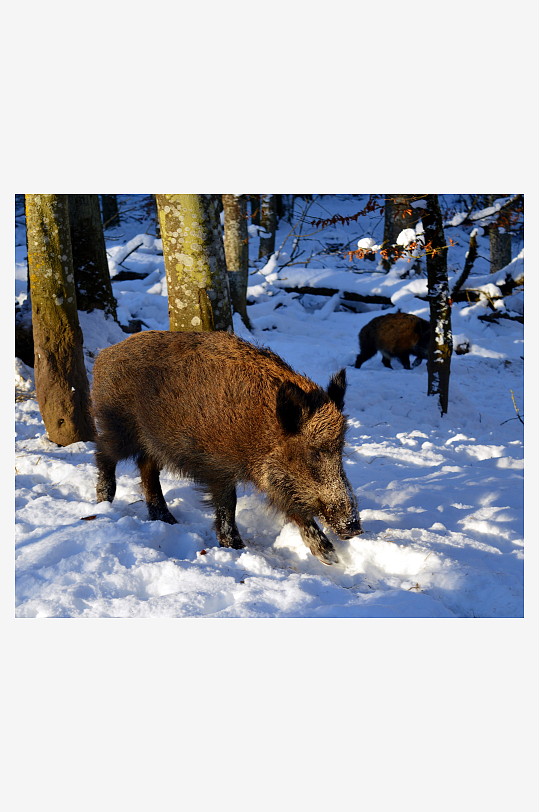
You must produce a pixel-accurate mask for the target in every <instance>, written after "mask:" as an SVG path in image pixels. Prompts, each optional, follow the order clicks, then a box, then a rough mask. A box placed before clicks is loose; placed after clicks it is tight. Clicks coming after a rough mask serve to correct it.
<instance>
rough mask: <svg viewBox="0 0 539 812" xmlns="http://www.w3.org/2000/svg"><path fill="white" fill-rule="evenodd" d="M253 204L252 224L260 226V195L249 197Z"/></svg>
mask: <svg viewBox="0 0 539 812" xmlns="http://www.w3.org/2000/svg"><path fill="white" fill-rule="evenodd" d="M249 201H250V203H251V223H252V224H253V225H254V226H259V225H260V195H249Z"/></svg>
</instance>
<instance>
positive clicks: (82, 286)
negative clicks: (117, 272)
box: [68, 195, 116, 320]
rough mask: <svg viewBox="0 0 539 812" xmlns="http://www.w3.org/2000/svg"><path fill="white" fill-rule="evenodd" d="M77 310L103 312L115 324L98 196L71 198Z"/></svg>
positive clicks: (112, 296)
mask: <svg viewBox="0 0 539 812" xmlns="http://www.w3.org/2000/svg"><path fill="white" fill-rule="evenodd" d="M68 202H69V225H70V228H71V250H72V254H73V267H74V269H75V287H76V290H77V308H78V309H79V310H85V311H87V312H91V311H92V310H94V308H95V309H97V310H104V312H105V314H106V315H111V316H112V317H113V318H114V319H115V320H116V299H115V298H114V293H113V292H112V284H111V281H110V273H109V265H108V262H107V251H106V248H105V237H104V234H103V224H102V222H101V212H100V210H99V197H98V195H68Z"/></svg>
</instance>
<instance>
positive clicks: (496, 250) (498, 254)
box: [489, 195, 511, 273]
mask: <svg viewBox="0 0 539 812" xmlns="http://www.w3.org/2000/svg"><path fill="white" fill-rule="evenodd" d="M499 197H503V195H489V205H490V206H493V205H494V201H495V200H497V198H499ZM489 237H490V272H491V273H496V271H499V270H500V269H501V268H505V266H506V265H509V263H510V262H511V234H510V233H508V232H505V233H501V232H500V231H499V229H498V224H497V223H491V225H490V226H489Z"/></svg>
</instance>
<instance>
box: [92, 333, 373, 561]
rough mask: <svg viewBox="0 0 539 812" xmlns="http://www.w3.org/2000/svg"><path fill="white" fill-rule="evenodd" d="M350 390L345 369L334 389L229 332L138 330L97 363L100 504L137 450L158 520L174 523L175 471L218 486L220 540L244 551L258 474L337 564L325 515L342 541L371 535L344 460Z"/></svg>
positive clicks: (213, 492)
mask: <svg viewBox="0 0 539 812" xmlns="http://www.w3.org/2000/svg"><path fill="white" fill-rule="evenodd" d="M345 389H346V377H345V370H344V369H343V370H341V371H340V372H339V373H337V374H336V375H334V376H333V377H332V378H331V380H330V382H329V385H328V387H327V389H326V390H324V389H322V388H321V387H319V386H317V385H316V384H315V383H313V381H311V380H309V379H308V378H306V377H305V376H303V375H300V374H298V373H297V372H294V370H293V369H291V367H289V366H288V364H286V363H285V361H283V360H282V359H281V358H279V356H277V355H275V354H274V353H273V352H271V351H270V350H268V349H264V348H257V347H255V346H253V345H252V344H249V343H248V342H246V341H243V340H242V339H240V338H238V337H237V336H234V335H231V334H229V333H227V332H212V333H204V332H202V333H183V332H168V331H145V332H142V333H137V334H135V335H133V336H131V337H130V338H128V339H126V340H125V341H122V342H121V343H120V344H115V345H114V346H112V347H109V348H108V349H105V350H103V351H102V352H101V353H100V354H99V356H98V358H97V360H96V363H95V366H94V380H93V387H92V405H93V414H94V418H95V421H96V425H97V430H98V438H97V442H96V462H97V466H98V469H99V479H98V483H97V498H98V501H103V500H107V501H112V500H113V498H114V494H115V490H116V478H115V468H116V463H117V462H118V461H119V460H121V459H127V458H133V459H135V460H136V461H137V463H138V465H139V469H140V473H141V479H142V488H143V491H144V495H145V497H146V502H147V506H148V512H149V516H150V518H151V519H161V520H162V521H166V522H170V523H175V522H176V519H175V518H174V517H173V516H172V514H171V513H170V511H169V510H168V508H167V506H166V503H165V500H164V497H163V493H162V491H161V485H160V482H159V472H160V471H161V470H162V469H167V470H169V471H171V472H172V473H174V474H175V475H177V476H187V477H189V478H191V479H192V480H194V481H195V482H197V483H198V484H200V485H202V486H203V487H204V488H205V489H206V490H207V492H208V493H209V495H210V498H211V501H212V503H213V505H214V508H215V525H216V532H217V538H218V540H219V543H220V544H221V546H226V547H234V548H237V549H240V548H242V547H244V546H245V545H244V544H243V541H242V540H241V537H240V534H239V531H238V528H237V526H236V522H235V507H236V485H237V484H238V483H240V482H252V483H253V484H254V485H255V486H256V487H257V488H258V489H259V490H260V491H262V492H264V493H265V494H266V495H267V497H268V499H269V501H270V503H271V504H272V505H273V506H274V507H276V508H277V509H279V510H281V511H282V512H284V513H285V514H286V516H287V517H288V518H289V519H291V520H292V521H294V522H295V523H296V524H297V526H298V527H299V529H300V532H301V535H302V538H303V540H304V542H305V544H306V545H307V546H308V548H309V549H310V550H311V552H312V553H313V554H314V555H316V556H318V558H320V559H321V560H322V561H323V562H324V563H326V564H330V563H334V562H336V561H337V556H336V554H335V550H334V548H333V545H332V544H331V542H330V541H329V539H328V538H327V537H326V536H325V535H324V533H322V531H321V530H320V528H319V527H318V525H317V524H316V522H315V521H314V517H315V516H320V517H322V518H323V519H324V520H325V521H326V522H327V523H328V524H329V526H330V527H331V528H332V529H333V530H334V531H335V532H336V533H337V534H338V535H339V536H340V537H341V538H350V537H352V536H353V535H358V534H359V533H362V532H363V531H362V530H361V524H360V520H359V514H358V511H357V504H356V500H355V497H354V494H353V492H352V489H351V486H350V484H349V482H348V480H347V478H346V476H345V474H344V470H343V465H342V450H343V446H344V434H345V428H346V421H345V418H344V416H343V414H342V409H343V405H344V392H345Z"/></svg>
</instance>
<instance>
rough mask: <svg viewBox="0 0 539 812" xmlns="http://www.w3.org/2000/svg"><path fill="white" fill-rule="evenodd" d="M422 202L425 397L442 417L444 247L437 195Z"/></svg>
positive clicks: (447, 341) (448, 349)
mask: <svg viewBox="0 0 539 812" xmlns="http://www.w3.org/2000/svg"><path fill="white" fill-rule="evenodd" d="M425 199H426V202H427V208H426V210H425V209H422V211H421V215H422V221H423V228H424V231H425V247H426V253H427V277H428V296H429V302H430V344H429V357H428V360H427V371H428V384H427V394H428V395H437V396H438V398H439V403H440V411H441V413H442V414H446V413H447V406H448V401H449V374H450V371H451V353H452V352H453V336H452V332H451V303H450V298H449V280H448V276H447V247H446V242H445V236H444V228H443V220H442V213H441V211H440V204H439V202H438V195H426V196H425Z"/></svg>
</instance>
